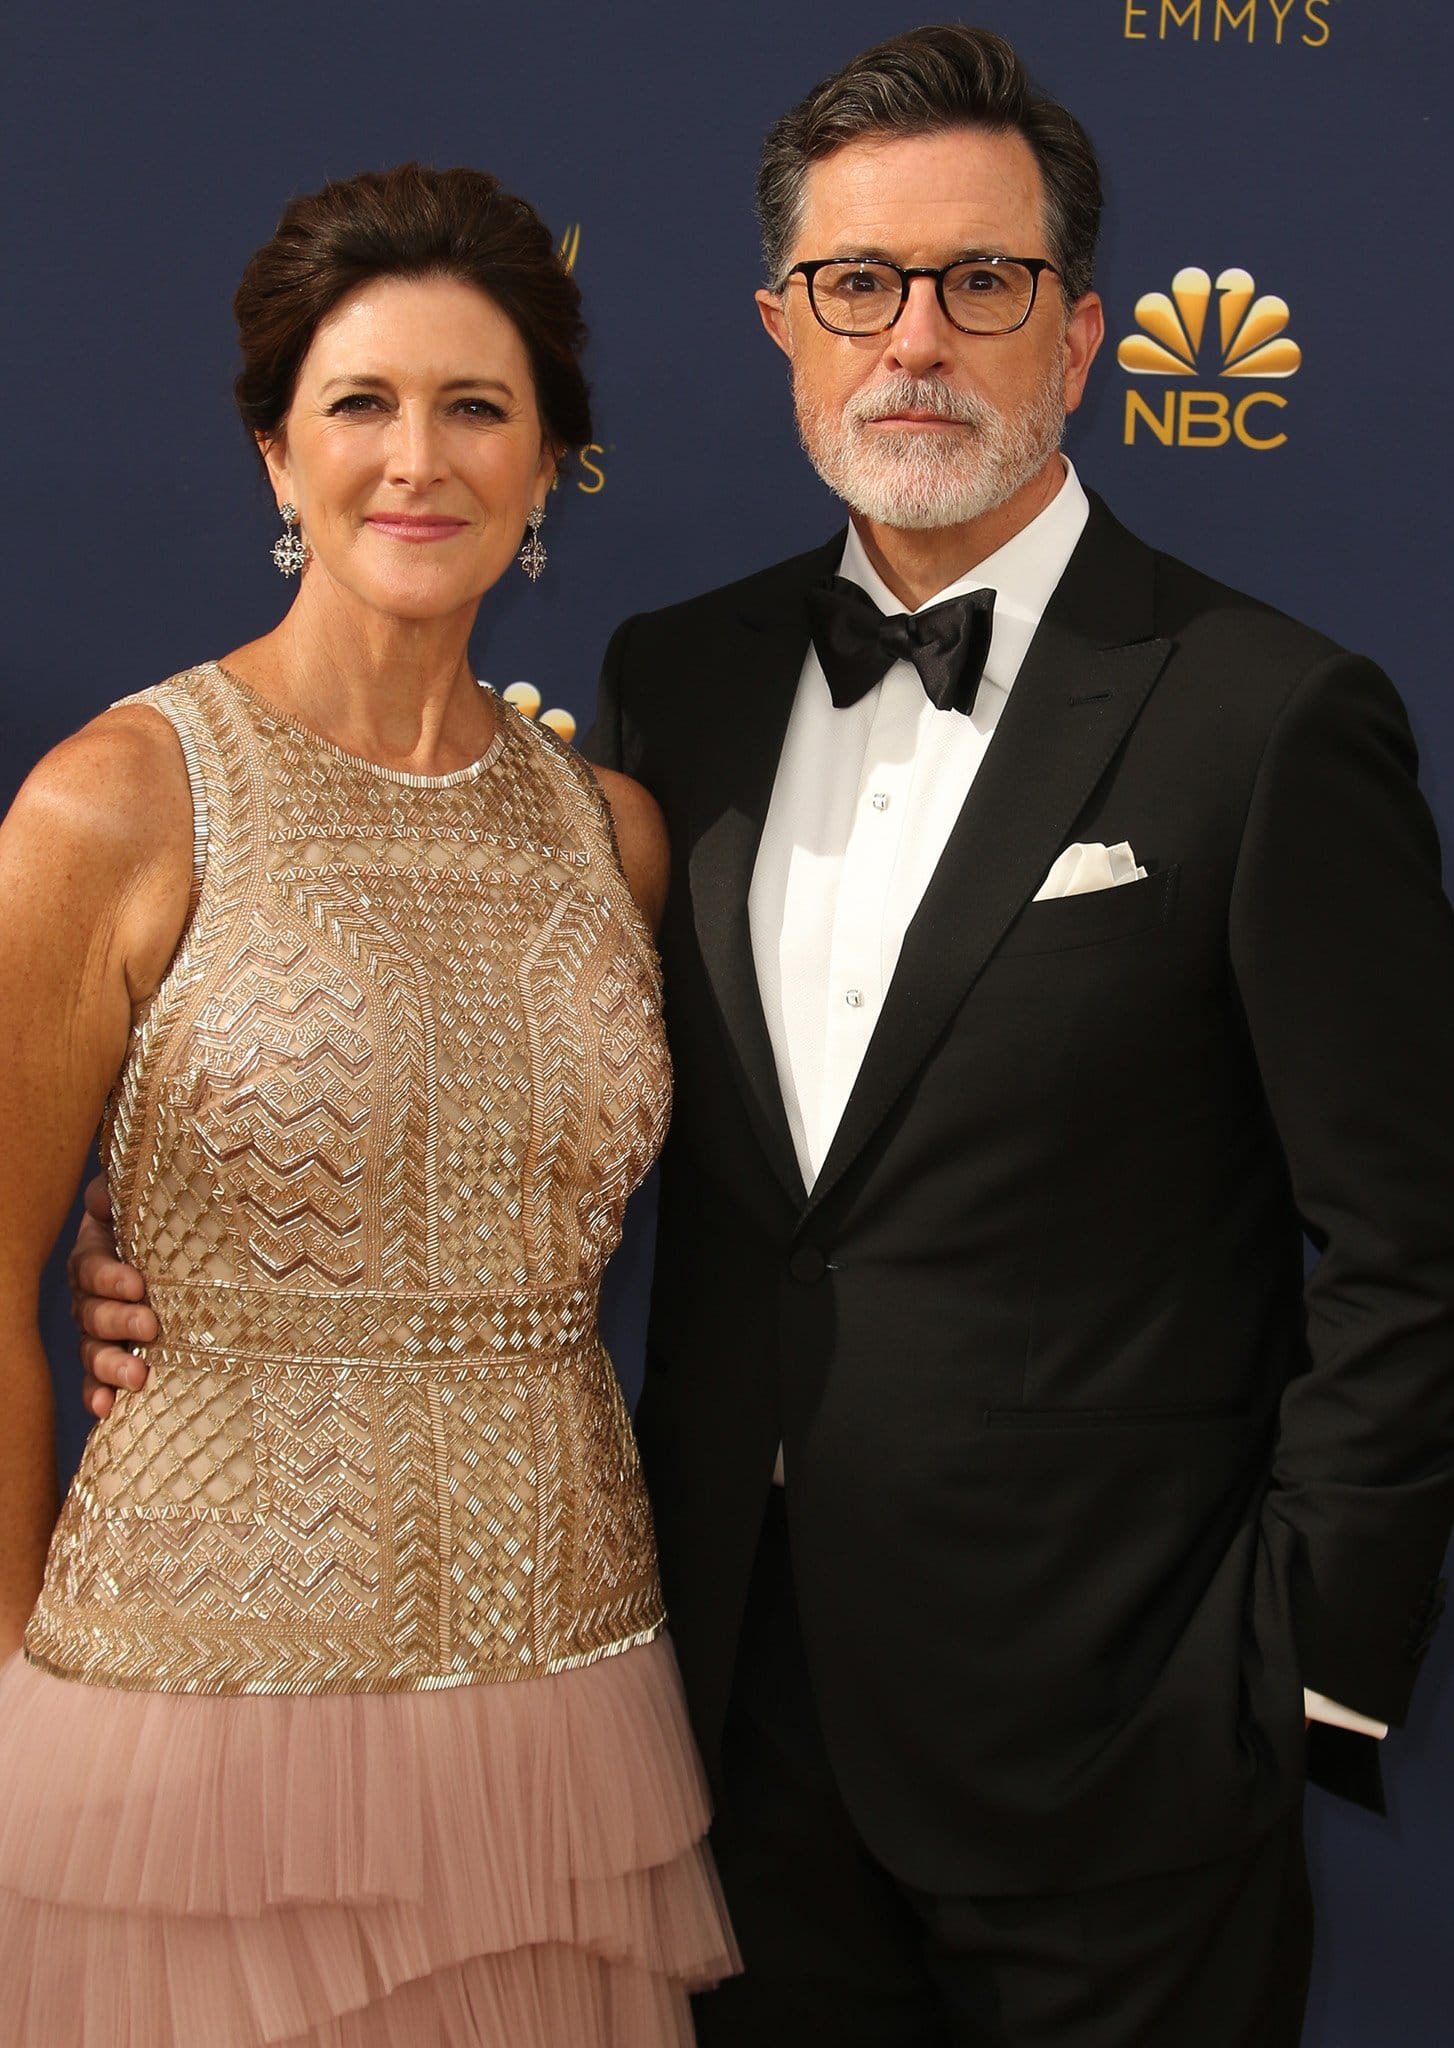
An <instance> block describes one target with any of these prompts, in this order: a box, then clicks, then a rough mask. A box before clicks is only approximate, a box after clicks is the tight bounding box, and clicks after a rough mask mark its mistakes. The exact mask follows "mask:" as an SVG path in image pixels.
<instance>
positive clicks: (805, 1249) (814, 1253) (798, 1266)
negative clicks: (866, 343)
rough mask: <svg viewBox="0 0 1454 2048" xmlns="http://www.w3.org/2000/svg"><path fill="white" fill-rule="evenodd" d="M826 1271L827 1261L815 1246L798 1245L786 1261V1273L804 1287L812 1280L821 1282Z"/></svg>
mask: <svg viewBox="0 0 1454 2048" xmlns="http://www.w3.org/2000/svg"><path fill="white" fill-rule="evenodd" d="M827 1270H828V1261H827V1260H826V1259H825V1258H824V1256H823V1254H822V1253H821V1252H820V1251H819V1249H818V1247H817V1245H815V1244H800V1245H799V1246H798V1248H797V1250H796V1251H795V1252H794V1253H793V1255H792V1257H791V1258H790V1259H789V1260H788V1271H789V1272H790V1273H791V1274H792V1276H793V1278H794V1279H795V1280H801V1281H802V1282H803V1284H804V1285H805V1286H806V1285H808V1284H809V1283H810V1282H812V1281H814V1280H821V1279H822V1277H823V1275H824V1274H825V1273H826V1272H827Z"/></svg>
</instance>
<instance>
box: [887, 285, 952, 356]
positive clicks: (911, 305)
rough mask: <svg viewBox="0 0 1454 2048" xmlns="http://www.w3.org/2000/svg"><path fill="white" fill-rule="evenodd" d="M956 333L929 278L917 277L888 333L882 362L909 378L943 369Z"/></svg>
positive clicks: (910, 286)
mask: <svg viewBox="0 0 1454 2048" xmlns="http://www.w3.org/2000/svg"><path fill="white" fill-rule="evenodd" d="M954 333H955V329H954V327H953V325H952V324H951V322H950V321H949V319H948V318H947V316H946V314H945V312H944V309H943V307H942V306H941V305H940V303H939V298H938V294H937V293H936V291H935V288H934V280H933V278H932V277H916V278H914V279H912V280H911V282H910V285H909V296H908V298H907V299H906V300H905V302H904V310H903V311H902V312H901V313H900V315H899V317H898V319H897V320H896V321H895V322H894V324H893V326H892V327H891V328H890V329H889V331H888V347H887V349H886V350H885V352H884V353H885V360H886V362H888V363H889V364H890V365H891V366H892V367H893V368H896V369H900V370H904V371H906V372H907V373H908V375H910V376H911V377H922V376H926V375H927V374H928V373H929V372H930V371H932V370H942V369H943V368H944V367H945V363H946V359H947V357H948V354H949V351H950V349H951V348H952V346H953V338H954Z"/></svg>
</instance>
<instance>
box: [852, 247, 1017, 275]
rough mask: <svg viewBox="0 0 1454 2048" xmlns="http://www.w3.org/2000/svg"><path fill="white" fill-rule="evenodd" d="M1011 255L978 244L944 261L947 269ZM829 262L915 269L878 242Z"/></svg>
mask: <svg viewBox="0 0 1454 2048" xmlns="http://www.w3.org/2000/svg"><path fill="white" fill-rule="evenodd" d="M1009 253H1010V252H1009V250H1008V249H1007V248H1004V247H1002V246H1000V245H999V244H997V243H986V242H976V243H975V244H974V246H973V247H972V248H961V249H956V250H955V252H954V254H953V255H952V256H946V258H945V259H944V261H945V266H946V267H947V266H948V265H949V264H951V263H983V262H985V261H987V260H988V259H989V258H990V257H991V256H1008V255H1009ZM828 261H829V262H830V263H835V262H836V263H893V264H896V265H898V267H899V268H900V269H912V268H913V267H914V266H913V265H912V264H904V263H902V262H901V261H900V259H899V258H898V257H897V256H891V255H890V254H889V252H888V250H887V249H885V248H884V247H883V246H882V245H881V244H880V243H876V242H874V243H869V244H867V245H866V246H861V247H860V246H858V245H855V246H854V247H852V248H851V249H850V248H843V249H840V250H838V251H837V253H836V254H835V255H833V256H830V257H829V259H828Z"/></svg>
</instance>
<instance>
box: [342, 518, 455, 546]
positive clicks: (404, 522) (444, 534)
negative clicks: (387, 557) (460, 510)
mask: <svg viewBox="0 0 1454 2048" xmlns="http://www.w3.org/2000/svg"><path fill="white" fill-rule="evenodd" d="M364 524H365V525H366V526H371V527H372V528H373V529H374V531H375V533H386V534H388V536H389V538H390V539H391V540H416V541H424V540H452V539H453V538H454V536H455V534H457V533H463V532H464V529H465V527H466V526H467V525H468V524H469V522H468V520H465V519H450V518H448V517H446V516H445V515H444V514H443V513H435V512H375V513H373V514H371V515H370V517H369V518H368V519H366V520H365V521H364Z"/></svg>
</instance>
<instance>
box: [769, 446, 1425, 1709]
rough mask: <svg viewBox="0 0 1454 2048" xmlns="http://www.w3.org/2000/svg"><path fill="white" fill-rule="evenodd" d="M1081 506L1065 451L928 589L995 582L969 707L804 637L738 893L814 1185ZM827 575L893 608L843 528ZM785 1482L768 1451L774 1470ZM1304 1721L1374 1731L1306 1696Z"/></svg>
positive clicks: (799, 1147) (1070, 547) (787, 1100)
mask: <svg viewBox="0 0 1454 2048" xmlns="http://www.w3.org/2000/svg"><path fill="white" fill-rule="evenodd" d="M1089 516H1090V507H1089V504H1088V502H1087V499H1086V495H1085V492H1084V490H1083V489H1082V488H1081V484H1080V479H1079V478H1078V477H1077V476H1076V473H1075V470H1074V468H1073V467H1072V466H1071V464H1070V462H1069V461H1066V463H1065V478H1064V481H1063V482H1062V484H1061V486H1060V489H1059V490H1058V491H1057V492H1056V494H1055V496H1054V497H1053V498H1052V499H1051V501H1050V503H1049V504H1048V505H1047V506H1046V507H1045V509H1044V510H1043V511H1042V512H1040V513H1039V514H1037V516H1036V517H1035V518H1034V519H1032V520H1031V521H1030V523H1029V525H1028V526H1025V527H1022V528H1021V530H1020V532H1019V533H1017V534H1015V535H1014V536H1013V537H1012V538H1011V539H1010V540H1008V541H1006V542H1005V544H1004V546H1003V547H1001V548H997V549H996V550H995V552H994V553H993V554H992V555H988V556H986V558H985V560H984V561H982V562H979V563H977V564H976V565H975V567H974V568H973V569H971V570H969V571H968V572H967V573H966V574H965V575H963V576H961V577H959V578H958V579H957V581H955V582H953V583H950V584H948V585H947V586H946V587H945V588H944V589H943V590H940V591H938V592H936V593H935V595H934V596H933V597H931V598H929V599H927V600H926V602H927V603H929V604H942V603H943V602H944V601H945V600H946V599H948V598H951V597H959V596H961V595H963V594H966V593H968V592H969V591H972V590H983V589H986V588H988V589H992V590H993V591H994V592H995V606H994V621H993V628H992V631H991V635H990V645H989V654H988V657H987V658H986V661H985V669H984V677H983V679H982V681H981V683H980V687H979V692H978V695H977V696H976V699H975V704H974V709H973V712H972V713H971V714H970V715H969V716H968V717H966V716H965V715H964V713H963V712H959V711H939V710H936V709H935V707H934V705H933V704H932V703H931V702H930V700H929V698H928V696H927V695H926V694H925V690H924V686H923V684H922V682H921V681H920V680H919V674H918V671H917V669H915V668H914V666H913V664H912V663H911V662H907V661H896V662H895V663H894V664H893V666H892V667H891V668H890V669H889V670H888V672H887V674H886V675H885V676H884V678H883V681H882V682H880V683H876V684H875V685H874V687H873V688H872V689H871V690H869V691H868V693H867V694H866V695H865V696H863V697H861V698H860V699H859V701H858V702H857V703H856V704H853V705H849V706H847V707H845V708H844V709H843V710H839V709H837V708H836V707H835V705H834V703H833V699H832V696H831V694H830V692H829V689H828V683H827V679H826V677H825V676H824V674H823V670H822V668H821V666H820V664H819V661H818V656H817V654H816V652H815V651H814V649H813V648H812V647H811V646H810V647H809V649H808V652H807V655H806V657H805V658H804V661H803V667H802V672H801V674H800V675H799V677H798V689H797V695H796V696H795V698H794V700H793V708H792V711H791V713H790V714H789V718H788V726H787V733H786V736H785V738H784V740H783V748H782V753H781V755H780V757H779V760H778V769H777V775H776V778H775V780H774V782H773V789H772V798H771V801H770V803H769V805H768V812H767V817H766V820H765V822H764V824H763V831H762V840H761V843H760V844H759V847H758V852H757V861H756V865H755V866H754V868H753V873H752V884H751V888H750V890H749V893H748V899H747V909H748V923H749V928H750V931H751V936H752V955H753V961H754V964H755V967H756V970H757V982H758V988H759V990H760V992H761V996H762V1007H763V1013H764V1016H765V1017H766V1020H767V1029H768V1036H769V1038H770V1040H771V1042H772V1050H773V1057H774V1060H775V1061H776V1065H777V1076H778V1083H779V1086H780V1087H781V1090H782V1097H783V1104H784V1107H785V1108H786V1110H787V1118H788V1128H789V1130H790V1131H791V1133H792V1139H793V1146H794V1149H795V1151H796V1153H797V1157H798V1166H799V1168H800V1170H801V1172H802V1176H803V1184H804V1186H805V1187H806V1188H809V1189H811V1188H812V1186H813V1183H814V1181H815V1180H816V1179H817V1177H818V1174H819V1173H820V1171H821V1170H822V1166H823V1161H824V1160H825V1159H826V1158H827V1156H828V1150H829V1147H830V1146H831V1144H832V1142H833V1134H834V1132H835V1131H836V1130H837V1128H838V1124H839V1120H840V1118H841V1117H842V1115H843V1111H844V1109H845V1108H846V1106H847V1103H848V1098H849V1096H850V1094H851V1093H852V1090H853V1084H854V1082H855V1080H856V1079H857V1078H858V1070H859V1068H860V1066H861V1065H862V1064H863V1056H864V1053H865V1052H866V1051H867V1049H868V1042H869V1040H870V1038H871V1037H872V1036H873V1033H874V1029H875V1026H876V1025H877V1023H878V1019H879V1016H880V1014H881V1012H882V1010H883V1005H884V998H885V996H886V995H887V993H888V987H889V983H890V982H891V981H892V979H893V974H894V969H895V967H896V966H897V964H898V958H899V953H900V950H901V948H902V946H903V942H904V934H905V933H906V932H907V930H908V928H909V925H910V923H911V921H912V919H913V916H914V913H915V911H916V910H917V909H918V907H919V903H920V901H921V899H922V897H923V894H924V891H925V889H926V888H927V887H928V884H929V880H930V877H931V876H932V875H933V873H934V870H935V868H936V867H937V866H938V864H939V859H940V856H941V855H942V853H943V851H944V847H945V843H946V841H947V840H948V838H949V835H950V832H951V831H952V830H953V828H954V824H955V821H956V819H957V818H958V816H959V813H960V811H961V809H962V808H963V805H964V801H965V798H966V797H967V796H968V794H969V791H970V788H971V785H972V784H973V782H974V778H975V775H976V774H977V773H978V770H979V765H980V763H981V761H983V759H984V757H985V755H986V753H987V752H988V751H989V746H990V742H991V741H992V740H993V738H994V733H995V727H996V726H997V725H998V723H999V719H1000V714H1001V712H1002V711H1003V710H1004V708H1005V704H1006V701H1007V700H1008V698H1009V694H1010V691H1011V690H1012V689H1013V688H1014V684H1015V678H1016V676H1018V674H1019V672H1020V667H1021V664H1022V663H1023V661H1024V659H1025V655H1026V653H1027V651H1028V650H1029V646H1030V642H1031V640H1032V639H1033V638H1034V635H1035V630H1036V628H1037V627H1038V626H1039V624H1040V619H1041V616H1042V614H1043V613H1044V610H1045V607H1046V605H1047V604H1048V603H1049V602H1050V598H1051V595H1052V593H1053V592H1054V590H1055V587H1056V585H1057V584H1058V583H1059V581H1060V579H1061V577H1062V576H1063V575H1064V573H1065V569H1066V565H1067V563H1068V562H1069V560H1070V557H1071V555H1072V553H1073V552H1074V550H1075V546H1076V543H1077V542H1078V541H1079V539H1080V537H1081V534H1082V533H1083V532H1084V530H1085V524H1086V520H1087V519H1088V518H1089ZM838 573H839V574H840V575H841V576H843V577H845V578H847V579H848V581H850V582H852V583H857V584H858V585H859V586H860V587H861V588H862V589H863V590H865V591H867V593H868V595H869V596H870V597H871V598H872V599H873V601H874V603H875V604H876V605H877V606H878V608H879V610H880V611H881V612H885V613H898V612H906V611H908V610H909V609H910V607H909V606H907V605H905V604H903V603H901V602H900V600H899V599H898V598H897V597H895V596H894V594H893V592H892V591H891V590H890V589H889V588H888V587H887V585H886V584H885V583H884V582H883V580H882V578H881V577H880V576H879V575H878V573H877V572H876V571H875V569H874V568H873V565H872V564H871V562H870V561H869V559H868V555H867V553H866V551H865V549H864V546H863V543H862V541H861V540H860V539H859V537H858V531H857V529H856V528H855V527H853V526H851V525H850V527H849V529H848V539H847V541H846V543H845V545H844V549H843V560H842V562H841V564H840V566H839V571H838ZM773 1477H774V1479H775V1480H776V1481H777V1483H778V1484H779V1485H781V1484H782V1481H783V1465H782V1452H781V1450H779V1452H778V1462H777V1468H776V1470H775V1471H774V1474H773ZM1305 1697H1306V1706H1307V1710H1308V1713H1309V1714H1310V1715H1311V1716H1312V1717H1313V1718H1314V1719H1317V1720H1324V1721H1329V1722H1332V1723H1333V1724H1334V1725H1336V1726H1339V1727H1344V1728H1352V1729H1354V1730H1355V1731H1356V1732H1358V1733H1360V1734H1368V1735H1379V1736H1382V1735H1385V1734H1387V1732H1388V1730H1387V1727H1386V1726H1385V1724H1384V1723H1382V1722H1378V1721H1371V1720H1369V1719H1368V1718H1367V1717H1366V1716H1365V1715H1362V1714H1357V1713H1354V1712H1353V1711H1352V1709H1350V1708H1347V1707H1342V1706H1339V1705H1338V1704H1337V1702H1335V1701H1333V1700H1327V1699H1324V1698H1323V1697H1322V1696H1321V1695H1319V1694H1314V1693H1308V1694H1307V1695H1306V1696H1305Z"/></svg>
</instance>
